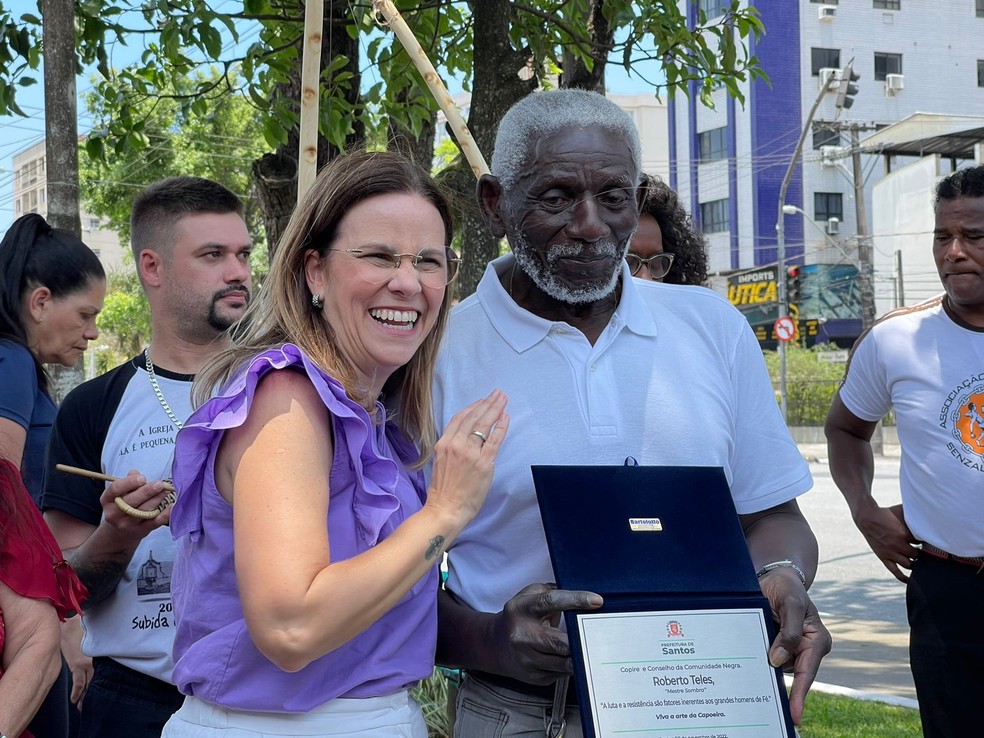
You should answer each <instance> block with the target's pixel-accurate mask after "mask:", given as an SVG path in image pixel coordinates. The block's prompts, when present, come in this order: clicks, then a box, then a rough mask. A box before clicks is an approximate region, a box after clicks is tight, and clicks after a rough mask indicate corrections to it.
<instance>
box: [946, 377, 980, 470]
mask: <svg viewBox="0 0 984 738" xmlns="http://www.w3.org/2000/svg"><path fill="white" fill-rule="evenodd" d="M955 405H956V408H955V409H954V410H952V414H951V416H950V417H951V418H952V419H953V435H954V436H955V437H956V438H957V440H958V441H960V443H961V445H962V446H963V448H964V450H966V451H968V452H970V453H972V454H977V455H978V456H981V457H984V386H978V387H974V389H973V390H971V392H970V393H969V394H967V395H964V396H962V397H961V398H960V399H959V400H958V401H957V402H956V403H955Z"/></svg>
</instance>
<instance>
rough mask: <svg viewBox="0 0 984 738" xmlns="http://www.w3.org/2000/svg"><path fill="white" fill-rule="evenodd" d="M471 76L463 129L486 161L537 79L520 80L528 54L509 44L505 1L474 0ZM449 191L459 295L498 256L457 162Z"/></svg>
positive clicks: (471, 184)
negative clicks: (502, 126) (504, 122)
mask: <svg viewBox="0 0 984 738" xmlns="http://www.w3.org/2000/svg"><path fill="white" fill-rule="evenodd" d="M471 7H472V13H473V18H474V24H473V27H474V33H475V40H474V57H475V60H476V64H475V66H474V79H473V82H472V99H471V110H470V111H469V114H468V128H469V130H471V133H472V136H473V137H474V138H475V143H476V144H477V145H478V150H479V151H481V152H482V154H484V156H485V158H486V160H487V161H490V160H491V157H492V147H493V145H494V144H495V132H496V128H497V127H498V125H499V120H500V119H501V118H502V116H503V115H505V113H506V111H507V110H509V108H510V107H511V106H512V105H513V103H515V102H516V101H518V100H520V99H521V98H523V97H525V96H526V95H528V94H529V93H531V92H533V90H535V89H536V87H537V80H536V79H526V80H523V79H520V76H519V72H520V70H521V69H523V67H525V66H526V63H527V61H528V55H527V54H526V53H525V52H523V51H517V50H516V49H514V48H512V46H511V45H510V43H509V22H510V18H511V12H512V10H511V3H510V2H509V0H473V2H472V3H471ZM444 181H445V184H446V185H447V186H448V188H449V189H450V190H452V192H453V195H454V202H455V206H456V207H455V209H456V216H457V219H458V223H459V232H460V233H461V251H462V256H463V257H464V262H463V263H462V265H461V271H460V276H459V277H458V297H459V298H464V297H467V296H468V295H470V294H471V293H472V292H474V291H475V287H476V286H477V285H478V282H479V280H480V279H481V277H482V273H483V272H484V271H485V266H486V264H487V263H488V262H489V261H490V260H492V259H494V258H495V257H497V256H498V255H499V242H498V240H497V239H495V238H494V237H493V236H492V234H491V233H489V229H488V227H487V226H486V225H485V221H484V219H483V218H482V216H481V213H480V211H479V209H478V204H477V202H476V197H475V176H474V175H473V174H472V171H471V168H470V167H469V166H468V165H467V163H466V162H464V161H462V162H461V163H460V164H459V165H458V166H457V167H455V168H454V169H453V170H451V171H448V173H447V176H446V177H445V178H444Z"/></svg>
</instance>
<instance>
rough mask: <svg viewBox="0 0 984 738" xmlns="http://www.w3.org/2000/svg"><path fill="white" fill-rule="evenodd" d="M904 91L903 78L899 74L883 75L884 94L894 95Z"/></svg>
mask: <svg viewBox="0 0 984 738" xmlns="http://www.w3.org/2000/svg"><path fill="white" fill-rule="evenodd" d="M904 89H905V76H904V75H901V74H886V75H885V94H886V95H894V94H895V93H896V92H900V91H901V90H904Z"/></svg>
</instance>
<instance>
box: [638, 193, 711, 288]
mask: <svg viewBox="0 0 984 738" xmlns="http://www.w3.org/2000/svg"><path fill="white" fill-rule="evenodd" d="M642 186H643V187H644V188H645V189H646V199H645V201H644V202H643V205H642V212H641V213H640V215H639V228H638V230H636V232H635V235H633V236H632V241H631V243H630V244H629V252H628V253H627V254H626V256H625V260H626V261H627V262H628V264H629V271H631V272H632V276H633V277H640V278H642V279H651V280H654V281H657V282H666V283H668V284H693V285H703V284H704V282H706V281H707V245H706V244H705V243H704V237H703V236H702V235H701V234H700V233H698V232H697V231H696V230H695V229H694V223H693V220H692V218H691V217H690V214H689V213H688V212H687V211H686V210H685V209H684V207H683V205H681V204H680V199H679V198H678V197H677V194H676V193H675V192H674V191H673V190H671V189H670V187H669V186H668V185H667V184H666V183H665V182H664V181H663V180H661V179H659V178H658V177H653V176H651V175H649V174H644V175H643V184H642Z"/></svg>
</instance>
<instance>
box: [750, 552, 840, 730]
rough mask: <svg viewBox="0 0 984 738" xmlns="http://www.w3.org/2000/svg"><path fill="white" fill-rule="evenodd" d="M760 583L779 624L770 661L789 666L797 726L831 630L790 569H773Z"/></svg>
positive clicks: (828, 648)
mask: <svg viewBox="0 0 984 738" xmlns="http://www.w3.org/2000/svg"><path fill="white" fill-rule="evenodd" d="M759 584H760V586H761V587H762V592H763V594H765V596H766V597H767V598H768V600H769V603H770V604H771V605H772V617H773V618H774V619H775V620H776V621H777V622H778V623H779V634H778V635H777V636H776V639H775V641H773V642H772V647H771V648H770V649H769V663H771V664H772V665H773V666H775V667H783V668H786V669H787V670H788V669H789V668H792V671H793V686H792V689H791V690H790V692H789V712H790V714H791V715H792V718H793V722H794V723H796V724H797V725H799V722H800V719H801V718H802V717H803V704H804V701H805V700H806V694H807V692H809V691H810V685H812V684H813V680H814V679H816V676H817V670H818V669H819V668H820V661H821V660H822V659H823V657H824V656H826V655H827V654H828V653H830V644H831V639H830V633H828V632H827V629H826V628H825V627H824V624H823V623H822V622H821V621H820V613H818V612H817V608H816V605H814V604H813V601H812V600H811V599H810V596H809V595H808V594H807V593H806V588H805V587H804V586H803V583H802V582H801V581H800V578H799V576H798V575H797V574H796V573H795V572H794V571H793V570H792V569H787V568H778V569H773V570H772V571H770V572H768V573H767V574H765V575H764V576H762V577H761V578H760V579H759Z"/></svg>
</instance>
